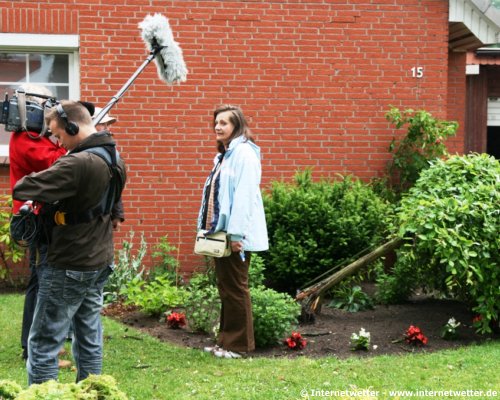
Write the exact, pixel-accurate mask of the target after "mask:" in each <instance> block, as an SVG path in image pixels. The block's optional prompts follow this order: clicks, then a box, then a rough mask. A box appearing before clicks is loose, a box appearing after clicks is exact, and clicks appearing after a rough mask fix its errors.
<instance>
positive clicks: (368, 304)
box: [328, 285, 373, 312]
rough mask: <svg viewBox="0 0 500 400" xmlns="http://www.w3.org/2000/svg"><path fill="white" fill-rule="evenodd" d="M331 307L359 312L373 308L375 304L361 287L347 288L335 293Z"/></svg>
mask: <svg viewBox="0 0 500 400" xmlns="http://www.w3.org/2000/svg"><path fill="white" fill-rule="evenodd" d="M328 306H329V307H333V308H339V309H341V310H344V311H348V312H358V311H364V310H369V309H372V308H373V302H372V299H371V298H370V296H368V294H367V293H365V292H363V289H361V286H359V285H354V286H345V287H341V288H339V289H337V290H335V291H333V300H332V301H331V302H330V303H329V304H328Z"/></svg>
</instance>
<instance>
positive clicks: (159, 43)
mask: <svg viewBox="0 0 500 400" xmlns="http://www.w3.org/2000/svg"><path fill="white" fill-rule="evenodd" d="M139 27H140V28H142V38H143V40H144V41H145V42H146V44H147V46H148V49H149V56H148V58H146V60H145V61H144V62H143V63H142V65H141V66H140V67H139V68H138V69H137V71H135V72H134V74H133V75H132V76H131V77H130V78H129V80H128V81H127V83H125V85H123V87H122V88H121V89H120V90H119V91H118V93H117V94H115V95H114V96H113V98H112V99H111V100H110V101H109V103H108V104H106V105H105V106H104V107H103V108H102V110H101V111H100V112H99V113H98V114H97V115H96V116H95V117H94V126H96V125H97V124H99V122H101V120H102V119H103V118H104V116H105V115H106V114H107V113H108V112H109V110H111V108H112V107H113V106H114V105H115V104H116V103H117V102H118V100H120V99H121V97H122V96H123V95H124V94H125V92H126V91H127V90H128V88H129V87H130V85H132V83H134V81H135V80H136V78H137V77H138V76H139V75H140V74H141V73H142V71H143V70H144V68H146V67H147V66H148V64H149V63H150V62H151V61H153V60H156V65H157V67H158V75H159V76H160V79H162V80H164V81H165V82H167V83H168V84H171V83H174V82H185V81H186V76H187V73H188V71H187V68H186V64H185V63H184V59H183V58H182V50H181V48H180V47H179V45H178V43H177V42H176V41H175V40H174V36H173V34H172V31H171V30H170V26H169V24H168V20H167V18H165V17H164V16H162V15H161V14H155V15H154V16H151V15H148V16H147V17H146V18H144V21H142V22H141V23H140V24H139Z"/></svg>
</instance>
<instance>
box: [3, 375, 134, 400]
mask: <svg viewBox="0 0 500 400" xmlns="http://www.w3.org/2000/svg"><path fill="white" fill-rule="evenodd" d="M0 399H5V400H11V399H12V400H14V399H15V400H127V396H126V395H125V393H123V392H121V391H120V390H119V389H118V387H117V385H116V381H115V379H114V378H113V377H112V376H110V375H90V376H89V377H88V378H86V379H84V380H83V381H81V382H79V383H60V382H57V381H55V380H50V381H47V382H44V383H42V384H39V385H31V386H30V387H28V388H27V389H25V390H22V388H21V387H20V386H19V385H18V384H17V383H15V382H11V381H0Z"/></svg>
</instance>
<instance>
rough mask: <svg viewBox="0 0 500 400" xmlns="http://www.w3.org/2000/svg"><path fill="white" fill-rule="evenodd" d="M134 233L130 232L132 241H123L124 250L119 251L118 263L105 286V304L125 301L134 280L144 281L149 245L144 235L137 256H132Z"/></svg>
mask: <svg viewBox="0 0 500 400" xmlns="http://www.w3.org/2000/svg"><path fill="white" fill-rule="evenodd" d="M133 239H134V232H132V231H131V232H130V241H127V240H124V241H123V248H122V249H120V250H119V251H118V262H117V263H115V269H114V271H113V273H112V274H111V275H110V276H109V279H108V281H107V282H106V285H105V286H104V303H105V304H110V303H114V302H116V301H118V300H124V299H123V294H122V293H123V291H124V289H125V288H126V286H127V284H129V283H130V282H131V281H132V280H133V279H134V278H137V279H142V276H143V274H144V266H143V265H142V260H143V258H144V256H145V255H146V250H147V245H146V241H145V240H144V235H142V236H141V245H140V247H139V250H138V252H137V254H136V255H133V254H132V247H133V244H132V241H133Z"/></svg>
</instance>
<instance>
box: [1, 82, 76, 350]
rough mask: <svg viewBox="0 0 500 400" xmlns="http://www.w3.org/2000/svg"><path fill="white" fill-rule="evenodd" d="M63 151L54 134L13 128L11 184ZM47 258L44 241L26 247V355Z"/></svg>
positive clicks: (41, 90)
mask: <svg viewBox="0 0 500 400" xmlns="http://www.w3.org/2000/svg"><path fill="white" fill-rule="evenodd" d="M20 89H22V90H24V91H25V92H26V93H34V94H40V95H44V96H49V97H52V96H53V95H52V93H51V91H50V90H49V89H47V88H46V87H44V86H40V85H35V84H31V83H25V84H24V85H21V87H20ZM26 100H27V101H31V102H35V103H38V104H40V105H41V104H42V103H43V101H45V99H44V98H42V97H37V96H26ZM64 154H66V150H65V149H64V148H63V147H61V146H59V143H58V142H57V140H56V139H55V138H53V137H47V136H44V135H41V134H40V133H39V132H32V131H22V130H20V131H16V132H12V134H11V137H10V143H9V160H10V188H11V191H12V190H13V189H14V185H15V184H16V183H17V182H18V181H19V180H20V179H21V178H22V177H23V176H26V175H28V174H31V173H32V172H39V171H43V170H44V169H47V168H48V167H50V166H51V165H52V164H53V163H54V161H55V160H57V159H58V158H59V157H61V156H62V155H64ZM12 203H13V207H12V213H13V214H17V213H18V212H19V208H20V207H21V206H22V205H23V202H22V201H19V200H14V201H13V202H12ZM46 262H47V246H46V245H45V244H37V243H33V244H31V245H30V247H29V268H30V278H29V281H28V287H27V288H26V296H25V299H24V310H23V323H22V329H21V346H22V348H23V358H24V359H25V360H26V359H27V358H28V351H27V345H28V334H29V331H30V327H31V321H33V313H34V312H35V306H36V297H37V293H38V271H39V270H40V268H42V267H43V265H45V264H46Z"/></svg>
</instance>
